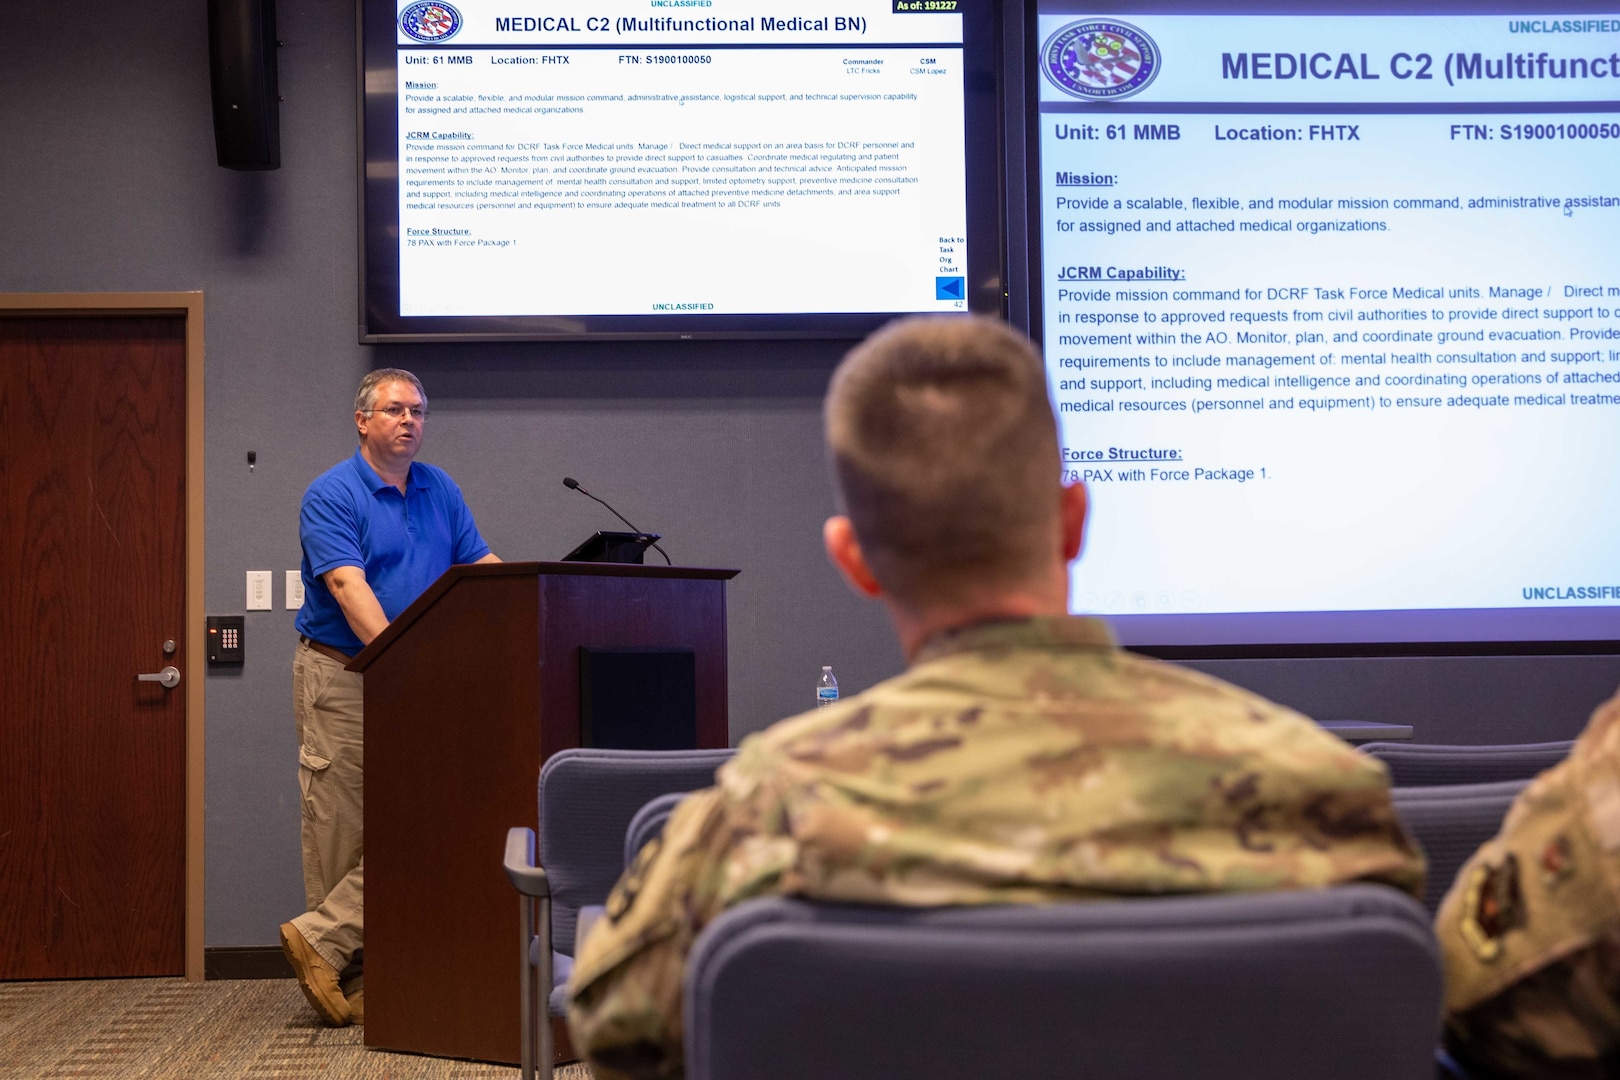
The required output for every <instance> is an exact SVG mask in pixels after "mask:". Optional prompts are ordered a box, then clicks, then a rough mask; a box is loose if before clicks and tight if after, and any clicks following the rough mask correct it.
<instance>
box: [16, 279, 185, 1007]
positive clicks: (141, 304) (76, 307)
mask: <svg viewBox="0 0 1620 1080" xmlns="http://www.w3.org/2000/svg"><path fill="white" fill-rule="evenodd" d="M26 315H46V316H50V315H58V316H91V317H94V316H97V315H103V316H131V315H134V316H142V315H153V316H157V315H170V316H174V315H178V316H180V317H181V318H183V319H185V321H186V345H185V349H186V393H185V409H186V484H185V504H186V566H185V616H184V620H183V622H184V633H185V642H186V660H187V663H186V667H187V669H188V670H187V671H186V677H185V681H184V683H183V685H184V687H185V695H186V697H185V705H186V743H185V745H186V763H185V785H186V791H185V802H186V823H185V830H186V836H185V844H186V894H185V895H186V910H185V972H186V980H187V981H188V982H201V981H202V980H203V899H204V889H203V880H204V879H203V851H204V843H203V841H204V834H203V776H204V767H203V765H204V760H203V732H204V724H203V696H204V695H203V690H204V685H203V675H204V674H205V672H206V665H207V660H206V659H205V658H206V657H207V655H208V651H207V642H206V640H205V638H206V636H207V635H206V633H205V616H204V613H203V582H204V576H203V568H204V557H203V554H204V553H203V535H204V534H203V475H204V473H203V294H202V293H201V292H200V291H199V292H118V293H0V318H5V317H8V316H11V317H14V316H26Z"/></svg>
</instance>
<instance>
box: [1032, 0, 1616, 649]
mask: <svg viewBox="0 0 1620 1080" xmlns="http://www.w3.org/2000/svg"><path fill="white" fill-rule="evenodd" d="M1568 6H1569V7H1570V8H1575V9H1578V10H1575V11H1569V12H1552V13H1549V12H1546V11H1543V12H1540V13H1537V12H1530V13H1525V14H1510V13H1504V9H1503V8H1502V7H1501V6H1500V5H1495V6H1493V7H1492V8H1491V10H1490V12H1489V13H1481V14H1467V13H1465V11H1466V9H1464V8H1463V7H1461V6H1460V5H1453V10H1454V11H1456V12H1457V13H1454V14H1448V15H1433V14H1400V15H1394V14H1390V15H1382V14H1380V15H1357V14H1332V13H1331V12H1332V10H1333V9H1332V8H1325V7H1319V6H1317V7H1312V8H1310V9H1309V10H1311V11H1313V12H1328V13H1322V14H1289V15H1286V16H1285V15H1275V14H1273V15H1228V16H1217V15H1211V14H1191V13H1189V12H1190V11H1191V10H1192V9H1191V8H1190V7H1189V6H1188V5H1180V6H1179V7H1178V6H1176V5H1173V4H1167V5H1165V7H1164V8H1163V9H1161V10H1165V11H1167V12H1169V13H1166V14H1153V13H1144V9H1143V7H1142V6H1138V7H1136V8H1133V9H1132V11H1131V12H1130V13H1121V14H1118V15H1113V14H1108V13H1106V11H1105V12H1102V13H1095V12H1096V11H1097V9H1096V8H1094V7H1093V8H1091V9H1089V10H1087V9H1083V8H1082V6H1081V5H1075V4H1063V3H1048V4H1043V6H1042V8H1041V13H1040V15H1039V18H1038V24H1039V25H1038V40H1037V42H1036V44H1037V45H1038V47H1039V49H1040V52H1039V54H1038V56H1037V57H1036V58H1035V60H1036V63H1035V65H1034V66H1035V68H1036V69H1037V70H1036V71H1035V73H1034V74H1033V76H1032V78H1033V79H1034V80H1035V82H1036V84H1037V85H1038V87H1039V91H1038V108H1039V115H1038V124H1039V146H1040V164H1039V181H1038V185H1036V186H1037V187H1038V197H1039V201H1040V226H1039V227H1040V241H1041V245H1042V247H1041V251H1042V255H1041V258H1042V273H1043V283H1042V290H1041V295H1042V304H1043V307H1042V312H1041V336H1042V338H1043V345H1044V349H1045V354H1046V359H1047V365H1048V369H1049V374H1050V379H1051V387H1052V394H1053V399H1054V402H1055V403H1056V406H1057V408H1058V410H1059V414H1060V419H1061V424H1062V434H1063V444H1064V458H1065V470H1066V474H1067V476H1068V478H1069V479H1072V480H1083V481H1084V482H1085V483H1086V484H1087V485H1088V487H1089V488H1090V490H1091V494H1092V498H1093V506H1094V513H1093V518H1092V525H1091V531H1090V533H1089V537H1088V549H1087V550H1088V554H1087V555H1086V557H1085V558H1084V559H1083V560H1082V561H1081V562H1080V563H1079V564H1078V568H1077V570H1076V573H1075V575H1074V578H1073V586H1072V606H1073V607H1074V609H1075V610H1077V611H1091V612H1099V613H1104V614H1107V615H1109V616H1122V617H1123V618H1120V619H1119V620H1118V624H1119V626H1120V628H1121V633H1122V636H1123V637H1124V638H1125V640H1127V641H1128V642H1135V643H1140V644H1165V645H1175V644H1222V643H1233V644H1241V643H1265V642H1313V641H1314V642H1329V641H1341V642H1342V641H1366V642H1379V641H1440V642H1468V641H1474V642H1479V641H1491V642H1498V641H1502V642H1510V641H1526V640H1544V641H1545V640H1609V641H1613V640H1620V608H1617V606H1616V605H1620V545H1617V544H1616V541H1615V538H1616V536H1620V105H1617V99H1620V9H1616V8H1613V7H1609V9H1608V10H1607V11H1599V10H1598V9H1600V8H1604V7H1607V5H1596V4H1580V5H1577V4H1570V5H1568ZM1204 10H1206V11H1207V10H1209V9H1208V8H1205V9H1204ZM1363 10H1365V8H1363ZM1428 10H1430V11H1432V10H1433V9H1432V8H1430V9H1428Z"/></svg>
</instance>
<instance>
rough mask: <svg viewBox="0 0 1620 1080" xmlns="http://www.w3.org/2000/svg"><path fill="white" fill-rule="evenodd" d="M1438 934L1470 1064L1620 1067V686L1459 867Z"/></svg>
mask: <svg viewBox="0 0 1620 1080" xmlns="http://www.w3.org/2000/svg"><path fill="white" fill-rule="evenodd" d="M1435 933H1436V934H1437V935H1438V936H1439V938H1440V949H1441V953H1442V956H1443V958H1444V960H1445V967H1446V1039H1447V1043H1448V1044H1449V1046H1450V1047H1451V1049H1452V1052H1453V1053H1454V1054H1455V1055H1456V1056H1457V1057H1458V1059H1459V1060H1461V1061H1463V1063H1464V1064H1465V1065H1468V1066H1469V1067H1470V1071H1476V1070H1477V1071H1478V1072H1479V1073H1480V1075H1481V1076H1488V1075H1490V1074H1491V1073H1493V1072H1495V1073H1501V1074H1505V1075H1509V1076H1538V1077H1542V1076H1545V1077H1576V1076H1593V1077H1598V1076H1615V1075H1617V1074H1620V696H1617V697H1615V698H1612V699H1610V700H1609V701H1607V702H1605V703H1604V704H1603V705H1601V706H1599V707H1598V710H1597V711H1596V712H1595V713H1593V714H1592V719H1591V721H1590V722H1589V723H1588V724H1587V726H1586V731H1585V732H1583V733H1582V735H1581V737H1580V739H1579V741H1577V742H1576V744H1575V749H1574V750H1573V751H1571V752H1570V755H1569V757H1568V758H1567V759H1566V760H1565V761H1564V762H1563V763H1562V764H1560V765H1557V766H1555V767H1553V768H1551V769H1548V770H1547V771H1546V772H1544V773H1542V774H1541V775H1540V776H1539V777H1537V778H1536V780H1535V781H1534V782H1532V783H1531V785H1530V786H1529V787H1528V788H1526V789H1525V790H1524V792H1523V793H1522V794H1521V795H1520V796H1519V798H1518V800H1517V801H1516V802H1515V803H1514V804H1513V808H1512V809H1511V810H1509V811H1508V815H1507V818H1506V820H1504V821H1503V822H1502V831H1501V832H1500V833H1499V834H1498V835H1497V837H1496V839H1494V840H1491V841H1490V842H1488V843H1487V844H1485V846H1483V847H1482V848H1480V849H1479V851H1478V852H1476V853H1475V855H1474V857H1473V858H1472V859H1470V860H1469V861H1468V864H1467V865H1466V866H1464V867H1463V868H1462V871H1461V872H1460V873H1459V874H1458V875H1457V880H1456V881H1455V882H1453V883H1452V886H1451V891H1450V892H1448V893H1447V894H1446V898H1445V900H1444V901H1442V902H1441V904H1440V912H1439V914H1438V915H1436V916H1435Z"/></svg>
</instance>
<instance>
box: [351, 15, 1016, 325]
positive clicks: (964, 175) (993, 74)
mask: <svg viewBox="0 0 1620 1080" xmlns="http://www.w3.org/2000/svg"><path fill="white" fill-rule="evenodd" d="M996 6H997V5H996V4H995V3H993V2H992V0H921V2H917V0H846V2H843V3H840V4H837V5H818V4H812V5H803V6H799V7H793V6H783V5H782V4H780V3H777V2H773V0H650V2H649V0H633V2H632V0H592V2H590V3H561V2H549V0H526V2H525V0H519V2H511V0H499V2H497V0H361V4H360V19H361V50H360V51H361V57H360V62H361V68H362V70H361V129H362V142H363V148H364V152H363V154H362V169H363V175H362V178H361V201H362V220H363V222H364V228H363V230H362V233H363V235H362V239H361V244H362V249H363V250H362V258H361V261H362V264H363V272H362V282H363V284H362V296H363V301H362V302H363V315H362V326H361V338H362V340H364V341H369V342H381V341H429V340H448V339H454V340H468V339H544V338H590V337H606V338H676V339H679V338H727V337H738V338H743V337H765V338H790V337H845V338H857V337H860V336H862V335H864V334H865V333H867V332H868V331H870V330H872V329H873V328H875V327H876V326H879V325H881V324H882V323H883V322H885V321H887V320H888V319H891V318H893V317H895V316H896V315H899V314H904V313H912V312H943V313H949V312H982V313H987V314H999V313H1000V312H1001V311H1002V309H1003V297H1004V292H1003V285H1002V279H1003V274H1002V251H1003V243H1002V220H1003V215H1002V211H1001V182H1002V181H1001V175H1002V170H1001V168H1000V165H999V162H1000V155H999V151H998V148H999V146H1000V139H999V134H998V122H999V109H998V103H999V101H1000V88H999V83H998V79H997V71H998V67H999V65H998V63H997V43H998V35H997V16H996Z"/></svg>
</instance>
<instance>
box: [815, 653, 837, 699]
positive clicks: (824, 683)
mask: <svg viewBox="0 0 1620 1080" xmlns="http://www.w3.org/2000/svg"><path fill="white" fill-rule="evenodd" d="M836 704H838V680H837V679H836V678H834V677H833V673H832V666H831V665H829V664H823V665H821V678H819V679H817V680H816V708H818V709H825V708H826V707H827V706H829V705H836Z"/></svg>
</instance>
